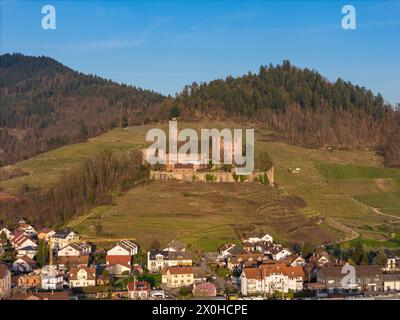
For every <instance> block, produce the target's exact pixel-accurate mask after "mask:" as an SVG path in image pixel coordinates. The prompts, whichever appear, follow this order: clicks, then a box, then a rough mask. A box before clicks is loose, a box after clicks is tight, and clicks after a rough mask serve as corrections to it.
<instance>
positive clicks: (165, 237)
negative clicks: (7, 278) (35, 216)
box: [69, 181, 337, 251]
mask: <svg viewBox="0 0 400 320" xmlns="http://www.w3.org/2000/svg"><path fill="white" fill-rule="evenodd" d="M303 206H304V203H303V201H302V200H301V199H298V198H295V197H282V196H279V195H277V194H276V192H275V191H274V190H273V189H272V188H270V187H268V186H264V185H262V184H250V183H242V184H240V183H238V184H233V183H215V184H209V183H201V182H200V183H188V182H178V181H169V182H168V181H153V182H150V183H146V184H142V185H139V186H137V187H135V188H133V189H131V190H130V191H129V192H127V193H125V194H124V195H122V196H120V197H118V199H117V200H116V203H115V205H113V206H106V207H104V206H103V207H97V208H95V209H93V210H91V211H90V212H89V213H88V214H86V215H84V216H82V217H79V218H78V219H76V220H74V221H71V222H70V224H69V226H70V227H73V228H74V229H76V230H77V231H78V232H80V233H81V234H84V235H85V236H86V238H87V239H89V240H95V241H104V242H105V241H108V240H113V239H118V238H135V239H137V240H138V241H140V243H141V244H142V245H144V246H148V245H150V244H151V242H152V241H154V240H158V241H159V242H161V243H162V244H164V243H166V242H168V241H170V240H171V239H179V240H181V241H183V242H185V243H187V244H189V245H190V246H191V247H192V248H193V249H202V250H205V251H210V250H216V249H217V248H218V247H219V246H220V245H221V244H223V243H225V242H238V241H239V239H240V238H239V236H240V235H241V233H242V232H243V231H250V230H254V229H257V230H268V231H269V232H271V233H272V234H273V235H274V236H275V237H277V239H280V240H281V241H285V240H286V241H289V242H300V243H303V241H306V242H311V243H314V244H317V243H318V242H319V241H324V242H329V241H332V240H334V239H336V237H337V233H335V232H334V231H331V230H329V229H328V228H324V227H323V224H322V225H318V223H320V221H319V219H315V218H310V217H306V216H305V215H303V214H302V213H301V212H300V210H299V209H300V208H302V207H303ZM116 221H118V223H116ZM98 224H100V225H101V229H100V232H99V228H98V227H97V228H96V226H97V225H98ZM316 239H318V241H317V242H316V241H315V240H316Z"/></svg>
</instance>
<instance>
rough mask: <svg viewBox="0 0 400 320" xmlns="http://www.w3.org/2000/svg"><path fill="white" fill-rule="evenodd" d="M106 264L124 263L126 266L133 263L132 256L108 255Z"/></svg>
mask: <svg viewBox="0 0 400 320" xmlns="http://www.w3.org/2000/svg"><path fill="white" fill-rule="evenodd" d="M106 264H107V265H113V264H122V265H125V266H129V267H130V265H131V256H106Z"/></svg>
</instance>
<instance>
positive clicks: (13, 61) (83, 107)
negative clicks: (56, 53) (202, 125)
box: [0, 54, 164, 164]
mask: <svg viewBox="0 0 400 320" xmlns="http://www.w3.org/2000/svg"><path fill="white" fill-rule="evenodd" d="M163 99H164V97H163V96H161V95H160V94H158V93H155V92H152V91H148V90H142V89H139V88H135V87H131V86H126V85H121V84H117V83H115V82H112V81H108V80H105V79H102V78H100V77H97V76H93V75H84V74H82V73H79V72H76V71H73V70H72V69H69V68H67V67H65V66H63V65H62V64H61V63H59V62H57V61H55V60H53V59H51V58H47V57H30V56H24V55H21V54H5V55H1V56H0V149H2V154H1V163H2V164H4V163H13V162H16V161H18V160H21V159H25V158H28V157H31V156H32V155H35V154H38V153H40V152H44V151H47V150H49V149H52V148H56V147H59V146H61V145H64V144H70V143H74V142H78V141H81V140H84V139H86V138H87V137H90V136H94V135H97V134H99V133H101V132H104V131H107V130H109V129H110V128H113V127H116V126H126V125H131V124H143V122H145V121H149V120H151V118H150V119H147V117H148V116H150V117H151V114H153V113H154V112H153V111H154V110H157V108H158V107H159V105H160V104H161V103H162V101H163Z"/></svg>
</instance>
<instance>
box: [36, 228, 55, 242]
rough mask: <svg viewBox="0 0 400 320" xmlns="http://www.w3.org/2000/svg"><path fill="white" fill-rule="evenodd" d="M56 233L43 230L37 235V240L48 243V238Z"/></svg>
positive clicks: (51, 230) (50, 230)
mask: <svg viewBox="0 0 400 320" xmlns="http://www.w3.org/2000/svg"><path fill="white" fill-rule="evenodd" d="M55 233H56V232H55V231H54V230H53V229H49V228H43V229H42V230H40V231H39V232H38V234H37V238H38V239H39V240H45V241H49V238H50V237H51V236H52V235H54V234H55Z"/></svg>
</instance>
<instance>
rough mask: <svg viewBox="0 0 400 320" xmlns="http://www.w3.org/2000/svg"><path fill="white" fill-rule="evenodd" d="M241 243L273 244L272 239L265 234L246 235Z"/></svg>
mask: <svg viewBox="0 0 400 320" xmlns="http://www.w3.org/2000/svg"><path fill="white" fill-rule="evenodd" d="M243 242H250V243H257V242H270V243H272V242H274V238H273V237H272V236H271V235H269V234H268V233H265V232H255V233H250V234H247V235H246V237H245V239H243Z"/></svg>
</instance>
